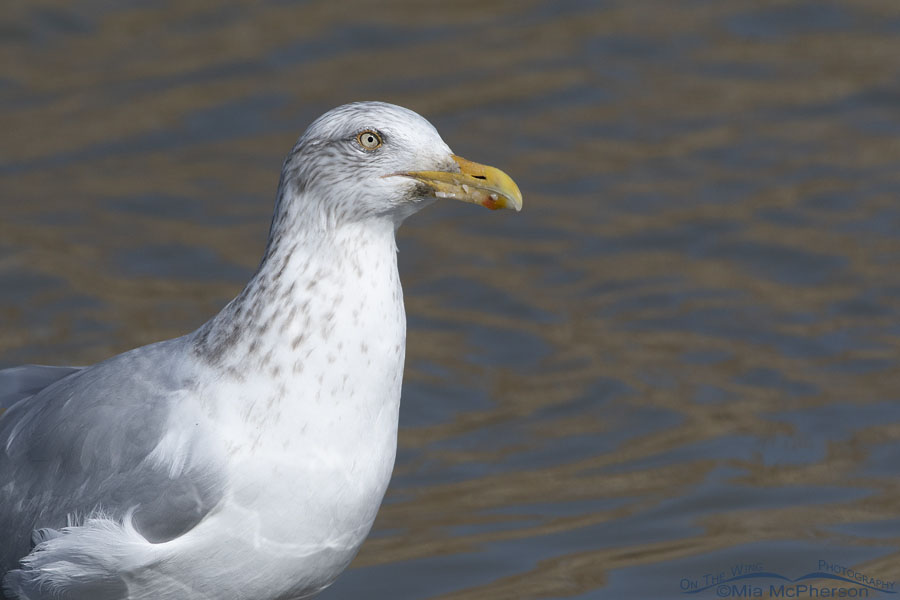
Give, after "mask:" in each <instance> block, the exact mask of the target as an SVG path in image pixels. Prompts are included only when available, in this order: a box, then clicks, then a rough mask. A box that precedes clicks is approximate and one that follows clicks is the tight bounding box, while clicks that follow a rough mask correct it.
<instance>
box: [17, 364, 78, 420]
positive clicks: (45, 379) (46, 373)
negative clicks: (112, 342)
mask: <svg viewBox="0 0 900 600" xmlns="http://www.w3.org/2000/svg"><path fill="white" fill-rule="evenodd" d="M82 368H83V367H48V366H45V365H22V366H20V367H13V368H11V369H3V370H2V371H0V413H2V412H3V411H4V410H6V409H7V408H9V407H10V406H12V405H13V404H15V403H16V402H18V401H19V400H22V399H23V398H28V397H29V396H34V395H35V394H36V393H38V392H39V391H41V390H42V389H44V388H45V387H47V386H48V385H50V384H51V383H54V382H56V381H58V380H60V379H62V378H63V377H66V376H67V375H71V374H72V373H75V372H77V371H80V370H81V369H82Z"/></svg>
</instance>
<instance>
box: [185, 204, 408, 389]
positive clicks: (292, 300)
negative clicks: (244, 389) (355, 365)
mask: <svg viewBox="0 0 900 600" xmlns="http://www.w3.org/2000/svg"><path fill="white" fill-rule="evenodd" d="M298 204H300V203H298V202H292V203H290V205H289V206H284V205H283V204H282V203H281V202H279V206H277V207H276V213H275V216H274V217H273V220H272V227H271V230H270V233H269V241H268V244H267V246H266V251H265V254H264V256H263V260H262V262H261V263H260V266H259V268H258V270H257V271H256V273H255V274H254V275H253V277H252V278H251V280H250V282H249V283H248V284H247V285H246V287H245V288H244V289H243V291H242V292H241V293H240V294H239V295H238V296H237V298H235V299H234V300H232V301H231V302H230V303H229V304H228V305H227V306H226V307H225V308H224V309H222V311H221V312H220V313H219V314H218V315H216V316H215V317H213V318H212V319H211V320H210V321H208V322H207V323H206V324H205V325H204V326H203V327H201V328H200V329H198V330H197V331H196V332H195V334H194V336H195V337H194V345H193V347H194V351H195V353H196V354H197V355H199V356H200V357H202V358H204V359H205V360H206V361H207V362H208V363H210V364H211V365H213V366H215V367H218V368H220V369H222V370H224V371H225V372H227V373H228V374H231V375H232V376H235V377H237V378H242V376H243V375H244V374H246V373H248V372H255V371H261V370H263V369H268V370H269V372H270V374H271V375H272V376H273V377H276V378H277V377H278V376H279V375H283V374H284V373H283V371H284V370H285V369H286V368H290V369H292V370H294V371H298V370H301V369H302V364H298V356H303V355H305V356H307V357H308V356H309V354H310V353H311V352H313V351H314V350H315V349H320V350H326V349H329V348H331V346H332V345H333V344H332V343H330V342H332V341H333V340H332V338H333V337H334V336H333V335H332V334H334V333H335V332H334V328H335V327H336V326H337V325H338V324H339V323H341V322H347V321H346V319H347V318H348V317H349V319H350V321H349V322H351V323H354V322H355V324H356V326H357V328H358V331H356V332H349V333H348V332H341V333H342V334H343V335H345V336H346V335H349V334H350V333H353V334H355V335H358V336H360V337H363V338H364V337H366V336H367V335H377V333H378V332H377V331H372V329H375V330H377V329H378V328H379V324H378V322H377V320H375V321H373V320H372V319H371V318H367V316H370V315H372V314H373V313H374V314H376V315H382V317H384V318H387V319H388V321H392V320H393V321H396V320H397V319H400V320H401V321H402V322H398V323H390V322H388V323H385V326H388V327H390V326H392V325H396V326H400V327H402V328H403V332H404V334H405V316H404V315H403V306H402V292H401V290H400V283H399V277H398V274H397V260H396V243H395V240H394V232H395V228H396V226H395V223H394V222H393V221H392V220H391V219H390V218H387V217H384V218H377V217H373V218H369V219H365V220H358V221H351V222H343V223H338V224H335V223H334V217H333V215H331V216H329V215H319V216H318V218H317V216H315V215H310V214H308V213H304V211H298V210H291V206H294V207H296V206H297V205H298ZM398 307H399V317H398V310H397V309H398ZM345 313H346V314H345ZM341 319H344V321H342V320H341ZM340 350H341V349H340V348H331V351H332V352H336V351H340ZM300 362H302V361H300Z"/></svg>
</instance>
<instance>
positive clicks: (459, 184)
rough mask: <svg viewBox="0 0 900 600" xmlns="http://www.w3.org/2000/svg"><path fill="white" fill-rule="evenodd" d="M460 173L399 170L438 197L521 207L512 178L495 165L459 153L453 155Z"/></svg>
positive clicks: (490, 206) (519, 195)
mask: <svg viewBox="0 0 900 600" xmlns="http://www.w3.org/2000/svg"><path fill="white" fill-rule="evenodd" d="M453 160H454V161H456V164H458V165H459V173H451V172H449V171H410V172H408V173H398V175H404V176H406V177H412V178H413V179H415V180H417V181H420V182H421V183H424V184H426V185H428V186H429V187H431V188H432V189H433V190H434V195H435V197H437V198H453V199H455V200H462V201H463V202H471V203H472V204H480V205H482V206H485V207H487V208H489V209H491V210H497V209H500V208H514V209H516V211H520V210H522V192H520V191H519V186H517V185H516V182H515V181H513V180H512V178H511V177H510V176H509V175H507V174H506V173H504V172H503V171H501V170H500V169H495V168H494V167H489V166H487V165H481V164H478V163H476V162H472V161H470V160H466V159H465V158H462V157H461V156H456V155H454V156H453Z"/></svg>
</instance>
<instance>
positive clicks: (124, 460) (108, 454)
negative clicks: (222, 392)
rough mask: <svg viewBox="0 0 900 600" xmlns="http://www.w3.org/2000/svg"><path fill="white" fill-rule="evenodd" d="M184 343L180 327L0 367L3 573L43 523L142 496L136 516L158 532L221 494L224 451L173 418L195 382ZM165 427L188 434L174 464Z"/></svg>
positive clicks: (112, 513)
mask: <svg viewBox="0 0 900 600" xmlns="http://www.w3.org/2000/svg"><path fill="white" fill-rule="evenodd" d="M187 345H188V344H187V343H186V338H177V339H174V340H168V341H166V342H160V343H158V344H152V345H150V346H145V347H142V348H138V349H136V350H132V351H131V352H127V353H125V354H120V355H118V356H115V357H113V358H111V359H109V360H107V361H104V362H102V363H98V364H97V365H93V366H91V367H85V368H72V367H58V368H53V367H35V366H27V367H19V368H16V369H8V370H5V371H2V372H0V385H2V386H4V387H5V389H4V390H3V391H2V392H0V403H2V404H0V406H4V407H5V409H6V410H5V411H4V412H3V413H2V414H0V574H2V573H3V572H4V571H6V570H8V569H10V568H13V567H14V566H15V564H16V562H17V561H18V560H20V559H21V558H23V557H24V556H25V555H26V554H28V552H29V551H30V547H31V545H32V544H31V542H32V539H33V538H32V536H33V533H32V532H33V531H34V530H37V529H42V528H49V529H60V528H63V527H66V526H67V525H70V524H71V523H72V521H73V520H75V521H77V520H78V519H79V518H84V517H86V516H89V515H91V514H95V513H96V512H98V511H100V512H102V513H103V514H104V515H105V516H108V517H111V518H117V519H118V518H122V517H123V516H124V515H125V513H126V512H127V511H128V510H129V509H132V508H135V507H137V508H136V510H135V512H134V524H135V526H136V528H137V529H138V531H140V532H141V533H142V534H143V535H144V536H145V537H146V538H147V539H148V540H150V541H151V542H160V541H166V540H169V539H172V538H174V537H177V536H179V535H181V534H182V533H184V532H186V531H188V530H189V529H191V528H192V527H194V525H196V524H197V523H198V522H199V521H200V520H201V519H202V518H203V517H204V516H205V515H206V513H207V512H209V510H210V509H212V508H213V507H214V506H215V505H216V504H217V503H218V501H219V500H220V499H221V497H222V494H223V491H222V490H223V476H222V462H221V460H220V459H219V457H218V455H216V454H215V452H212V451H210V448H211V447H215V445H214V444H212V443H210V438H209V432H208V431H206V430H204V428H203V427H202V426H198V425H197V424H196V423H194V422H190V423H186V422H183V420H182V422H179V420H178V419H173V418H172V411H173V409H175V408H176V405H178V404H179V403H183V402H184V400H185V398H191V397H192V394H195V393H196V389H197V383H196V373H194V372H193V371H192V370H191V368H190V365H192V364H193V361H191V360H190V358H191V357H190V356H186V352H187V350H186V347H187ZM7 385H8V387H6V386H7ZM29 390H35V391H34V392H32V393H31V394H30V395H29V393H28V392H29ZM17 396H18V397H17ZM10 399H12V401H10ZM167 436H168V439H170V440H171V439H173V438H174V439H178V440H181V441H180V442H179V444H180V445H179V456H178V457H177V459H175V464H173V463H171V462H170V463H167V462H166V460H165V458H160V456H159V455H158V454H159V453H158V452H157V453H156V454H154V450H157V449H158V447H160V445H161V443H162V442H163V441H164V439H166V438H167Z"/></svg>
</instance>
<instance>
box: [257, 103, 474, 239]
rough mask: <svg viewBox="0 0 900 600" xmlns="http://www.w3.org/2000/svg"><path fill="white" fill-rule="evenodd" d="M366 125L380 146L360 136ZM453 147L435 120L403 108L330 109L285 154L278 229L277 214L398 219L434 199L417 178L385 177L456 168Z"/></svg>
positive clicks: (300, 222)
mask: <svg viewBox="0 0 900 600" xmlns="http://www.w3.org/2000/svg"><path fill="white" fill-rule="evenodd" d="M366 130H371V131H374V132H377V133H378V135H379V136H380V137H381V139H382V141H383V144H382V145H381V146H380V147H379V148H377V149H376V150H366V149H365V148H363V147H362V146H361V145H360V144H359V142H358V141H357V136H358V135H359V134H360V132H362V131H366ZM451 154H452V153H451V151H450V148H449V147H448V146H447V144H445V143H444V141H443V140H442V139H441V136H440V135H439V134H438V132H437V130H436V129H435V128H434V126H433V125H431V123H429V122H428V121H427V120H425V119H424V118H423V117H421V116H420V115H418V114H416V113H414V112H413V111H411V110H408V109H406V108H403V107H400V106H395V105H393V104H387V103H384V102H356V103H353V104H346V105H344V106H340V107H338V108H335V109H333V110H330V111H328V112H327V113H325V114H324V115H322V116H321V117H319V118H318V119H316V121H314V122H313V123H312V125H310V126H309V128H308V129H307V130H306V132H305V133H304V134H303V135H302V136H300V139H299V140H298V141H297V143H296V144H295V145H294V148H293V150H291V153H290V154H289V155H288V156H287V158H286V159H285V162H284V166H283V168H282V173H281V183H280V185H279V190H278V205H277V206H276V211H275V213H276V214H275V220H274V221H273V233H274V230H275V227H274V225H275V224H276V223H278V222H279V221H283V222H285V223H286V224H287V223H288V222H289V226H290V227H292V228H295V227H301V228H302V227H312V228H315V229H322V228H325V229H330V228H333V227H335V226H337V225H340V224H341V223H342V222H349V221H359V220H361V219H366V218H372V217H375V218H382V217H388V218H390V219H391V220H393V221H394V222H395V223H398V224H399V222H401V221H402V220H403V219H404V218H406V217H407V216H409V215H410V214H412V213H413V212H415V211H416V210H418V209H419V208H421V207H422V206H424V205H425V204H427V203H428V202H429V201H430V198H428V197H427V195H426V193H425V190H423V189H422V188H421V187H420V186H419V185H418V184H417V183H416V182H415V181H413V180H412V179H408V178H404V177H385V176H386V175H391V174H393V173H398V172H403V171H419V170H423V171H424V170H453V171H457V170H458V166H457V165H456V163H455V162H454V161H453V160H452V159H451ZM281 233H282V234H283V233H287V232H286V231H282V232H281Z"/></svg>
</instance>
